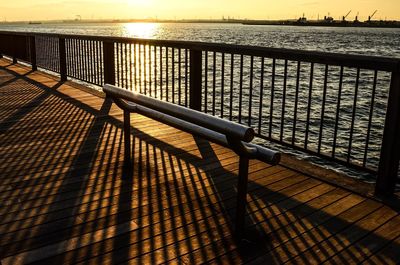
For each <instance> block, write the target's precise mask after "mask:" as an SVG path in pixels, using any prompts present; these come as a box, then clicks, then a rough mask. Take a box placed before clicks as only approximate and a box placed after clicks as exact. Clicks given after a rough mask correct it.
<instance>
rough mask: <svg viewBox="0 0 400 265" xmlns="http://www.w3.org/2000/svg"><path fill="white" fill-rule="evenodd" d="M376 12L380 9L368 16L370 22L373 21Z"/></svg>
mask: <svg viewBox="0 0 400 265" xmlns="http://www.w3.org/2000/svg"><path fill="white" fill-rule="evenodd" d="M376 12H378V10H375V11H374V13H372V15H370V16H368V22H371V19H372V18H373V17H374V16H375V14H376Z"/></svg>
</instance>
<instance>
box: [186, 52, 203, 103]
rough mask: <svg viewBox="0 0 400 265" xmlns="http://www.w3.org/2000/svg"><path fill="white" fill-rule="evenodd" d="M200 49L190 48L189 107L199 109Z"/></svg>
mask: <svg viewBox="0 0 400 265" xmlns="http://www.w3.org/2000/svg"><path fill="white" fill-rule="evenodd" d="M201 70H202V55H201V51H197V50H190V92H189V93H190V95H189V96H190V108H191V109H194V110H198V111H201V77H202V75H201Z"/></svg>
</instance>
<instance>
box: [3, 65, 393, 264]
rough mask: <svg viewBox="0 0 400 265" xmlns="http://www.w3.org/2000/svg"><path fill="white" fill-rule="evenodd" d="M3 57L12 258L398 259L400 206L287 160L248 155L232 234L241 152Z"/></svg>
mask: <svg viewBox="0 0 400 265" xmlns="http://www.w3.org/2000/svg"><path fill="white" fill-rule="evenodd" d="M121 121H122V112H121V111H120V110H119V109H118V108H117V107H115V106H114V105H113V104H111V103H110V102H108V101H105V100H104V99H102V98H99V97H96V96H94V95H92V94H89V93H87V92H84V91H82V90H80V89H77V88H74V87H73V86H71V85H69V84H68V83H66V84H61V83H59V82H58V80H57V79H56V78H52V77H49V76H47V75H44V74H41V73H38V72H34V73H31V72H29V69H27V68H25V67H21V66H19V65H10V63H9V62H7V61H5V60H4V59H1V60H0V235H1V236H0V260H1V263H2V264H25V263H36V264H70V263H80V264H118V263H124V264H126V263H129V264H155V263H173V264H176V263H183V264H200V263H223V264H243V263H250V264H282V263H289V264H292V263H296V264H299V263H300V264H320V263H323V262H326V263H329V264H355V263H362V262H364V263H366V264H396V263H398V262H400V216H399V214H398V212H397V211H395V210H393V209H391V208H390V207H388V206H385V205H383V204H382V203H380V202H377V201H375V200H372V199H370V198H367V197H363V196H360V195H357V194H355V193H352V192H350V191H348V190H345V189H342V188H339V187H337V186H333V185H330V184H328V183H326V182H323V181H321V180H319V179H316V178H313V177H311V176H309V175H305V174H302V173H299V172H296V171H293V170H291V169H288V168H287V167H285V166H283V165H279V166H270V165H268V164H265V163H262V162H259V161H251V167H250V176H249V195H248V216H247V217H248V218H247V235H248V236H247V239H248V240H246V241H244V242H242V243H241V244H238V243H236V242H235V241H234V239H233V237H232V230H231V222H232V217H233V216H234V208H235V195H236V188H235V185H236V180H237V178H236V174H237V170H238V157H237V156H236V155H235V154H234V153H233V152H232V151H230V150H228V149H226V148H222V147H220V146H218V145H215V144H212V143H209V142H207V141H204V140H202V139H198V138H195V137H193V136H191V135H190V134H187V133H184V132H181V131H178V130H176V129H174V128H171V127H169V126H166V125H163V124H160V123H158V122H156V121H153V120H150V119H148V118H145V117H143V116H139V115H132V116H131V122H132V127H133V128H132V135H131V137H132V139H133V141H134V155H133V164H134V176H133V178H132V179H131V180H123V179H121V172H122V164H123V160H122V154H123V138H122V122H121Z"/></svg>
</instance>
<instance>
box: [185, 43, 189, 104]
mask: <svg viewBox="0 0 400 265" xmlns="http://www.w3.org/2000/svg"><path fill="white" fill-rule="evenodd" d="M188 54H189V53H188V49H185V107H188V106H189V104H188V97H189V95H188V94H189V89H188V87H189V86H188V67H189V66H188V56H189V55H188Z"/></svg>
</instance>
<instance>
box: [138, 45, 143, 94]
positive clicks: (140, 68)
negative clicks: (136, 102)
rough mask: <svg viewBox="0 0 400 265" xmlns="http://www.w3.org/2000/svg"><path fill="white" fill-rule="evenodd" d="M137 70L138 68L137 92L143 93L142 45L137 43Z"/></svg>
mask: <svg viewBox="0 0 400 265" xmlns="http://www.w3.org/2000/svg"><path fill="white" fill-rule="evenodd" d="M137 56H138V68H139V92H140V93H143V84H142V44H140V43H138V55H137Z"/></svg>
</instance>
